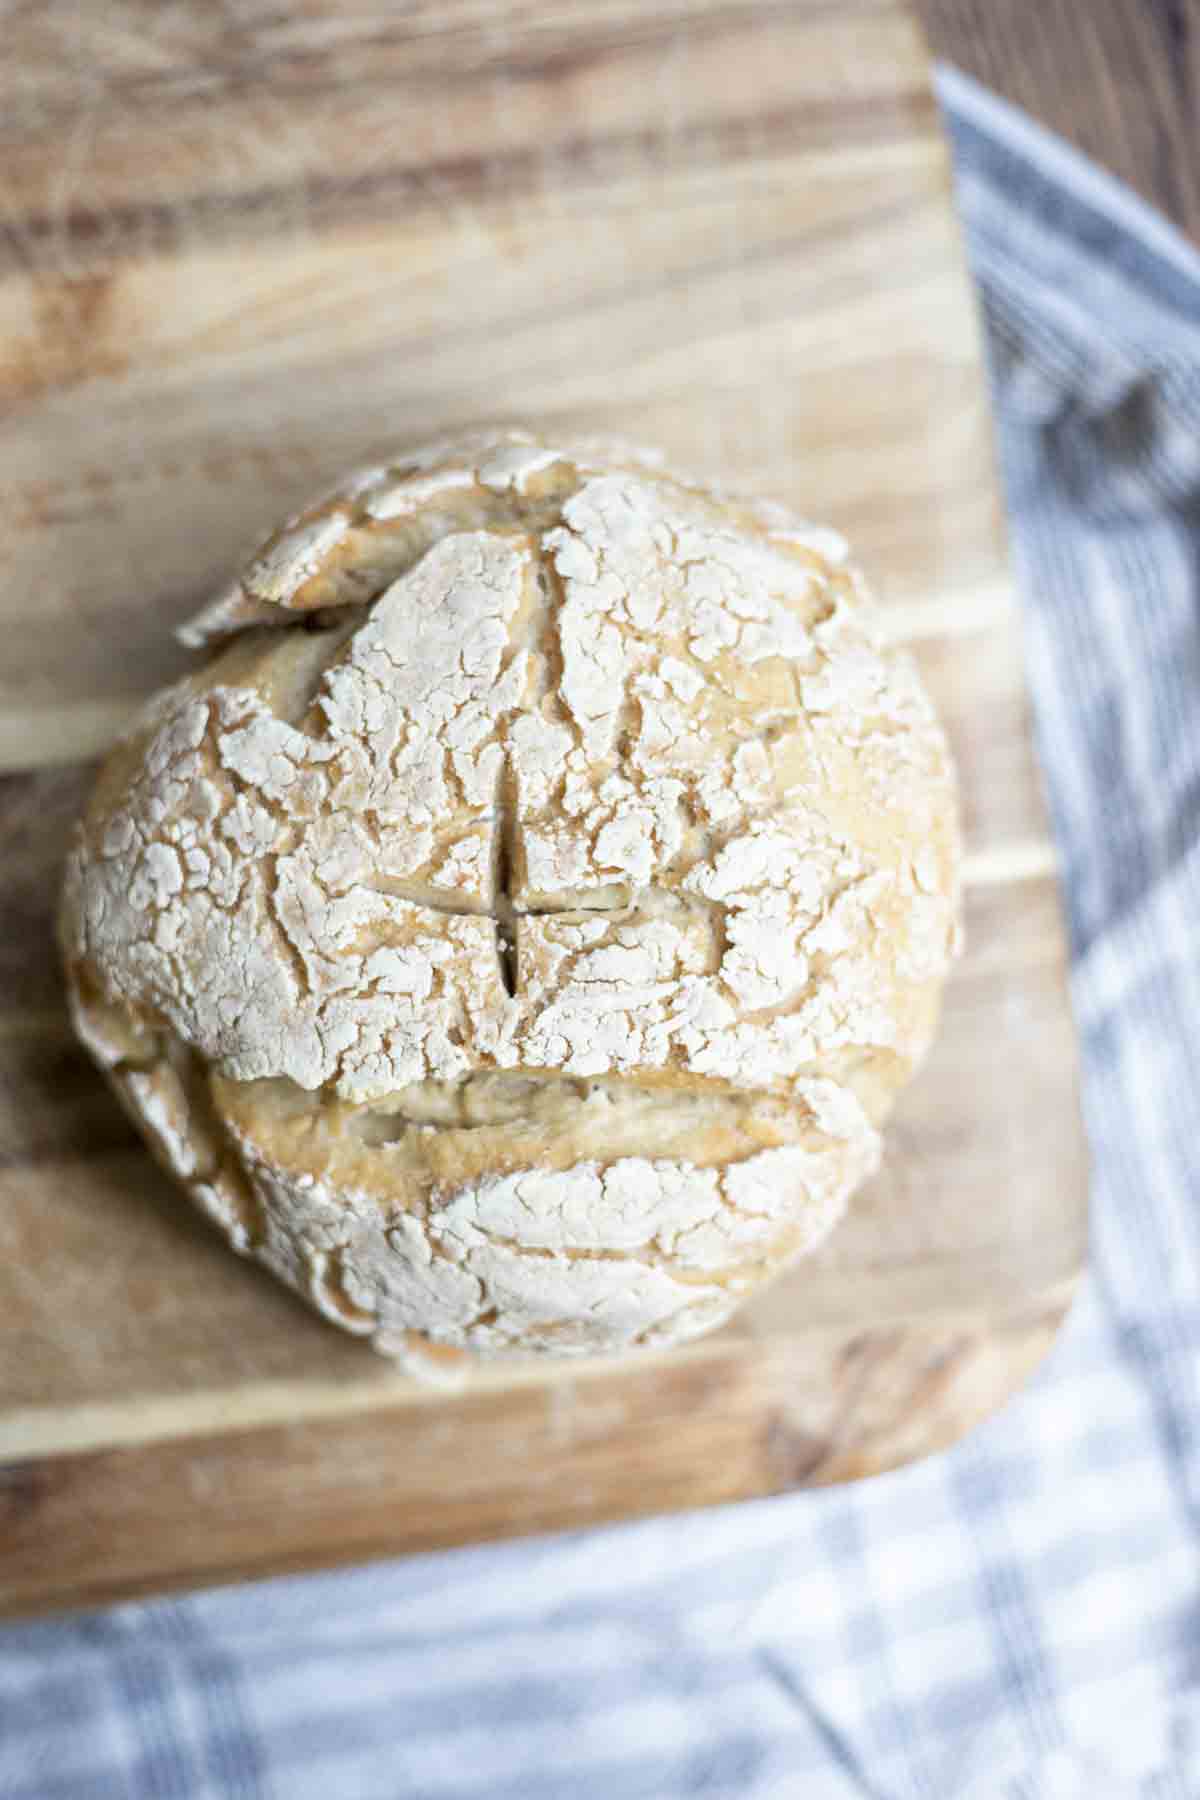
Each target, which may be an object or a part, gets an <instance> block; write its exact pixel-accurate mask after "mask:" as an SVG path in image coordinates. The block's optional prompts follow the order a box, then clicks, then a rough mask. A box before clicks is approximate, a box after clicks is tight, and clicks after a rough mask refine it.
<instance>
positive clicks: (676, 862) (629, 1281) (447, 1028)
mask: <svg viewBox="0 0 1200 1800" xmlns="http://www.w3.org/2000/svg"><path fill="white" fill-rule="evenodd" d="M185 638H186V640H187V641H188V642H190V643H192V644H196V645H203V646H204V647H205V648H206V650H207V652H208V655H207V658H206V660H205V662H204V664H203V666H202V667H201V668H199V669H198V670H197V672H196V673H194V674H192V675H190V676H188V677H187V678H186V679H185V680H183V681H181V682H179V683H178V684H177V685H176V686H174V687H172V688H170V689H168V690H167V691H166V692H164V693H162V694H160V695H159V696H157V697H156V698H155V699H154V701H153V702H152V703H151V704H150V705H149V706H148V708H147V709H146V710H145V712H144V713H143V714H142V716H141V718H140V719H139V720H138V722H137V723H136V725H135V726H134V727H133V728H132V730H131V731H130V733H129V734H128V735H127V736H126V737H125V739H124V740H123V741H122V742H121V743H120V745H119V746H118V747H117V748H116V749H115V750H114V752H113V753H112V755H111V756H110V758H109V760H108V762H107V763H106V765H105V767H104V769H103V771H102V773H101V775H100V778H99V781H98V784H97V786H96V790H95V793H94V795H93V798H92V800H91V804H90V807H89V810H88V813H87V815H86V818H85V819H84V821H83V822H82V825H81V827H80V831H79V836H78V840H77V843H76V846H75V848H74V850H73V853H72V855H71V858H70V863H69V870H68V876H67V882H66V889H65V896H64V904H63V914H62V939H63V947H64V954H65V958H66V964H67V970H68V977H69V982H70V985H71V990H72V998H73V1005H74V1010H75V1018H76V1023H77V1027H78V1030H79V1033H80V1036H81V1037H82V1039H83V1041H84V1042H85V1044H86V1045H87V1046H88V1048H89V1049H90V1050H91V1052H92V1053H93V1055H94V1056H95V1057H96V1058H97V1060H98V1061H99V1062H100V1063H101V1064H102V1066H103V1067H104V1068H105V1069H106V1070H107V1072H108V1075H109V1077H110V1079H111V1081H112V1082H113V1084H114V1086H115V1087H116V1089H117V1092H118V1093H119V1095H120V1096H121V1098H122V1100H123V1101H124V1103H125V1105H126V1107H127V1108H128V1110H129V1112H130V1113H131V1115H132V1117H133V1118H134V1120H135V1121H136V1123H137V1124H138V1126H139V1127H140V1128H141V1129H142V1131H143V1132H144V1133H145V1135H146V1136H147V1138H148V1139H149V1140H150V1142H151V1144H152V1145H153V1147H154V1149H155V1150H156V1152H157V1154H158V1155H159V1157H160V1158H161V1160H162V1161H163V1162H164V1163H165V1164H166V1166H167V1167H168V1168H169V1169H170V1170H171V1172H172V1173H173V1174H174V1175H175V1176H176V1177H177V1178H178V1179H179V1180H180V1181H181V1182H182V1183H183V1184H184V1185H185V1186H186V1189H187V1191H188V1193H189V1194H190V1195H191V1197H192V1199H193V1200H194V1201H195V1202H196V1204H197V1205H199V1206H200V1207H201V1208H203V1210H204V1211H205V1212H206V1213H207V1214H208V1215H209V1217H210V1218H211V1219H213V1220H214V1221H215V1222H216V1223H217V1225H218V1226H219V1227H220V1228H221V1229H222V1231H224V1233H225V1234H226V1235H227V1237H228V1238H229V1240H230V1242H231V1243H232V1244H233V1246H234V1247H235V1248H236V1249H238V1250H241V1251H246V1252H250V1253H252V1254H253V1255H254V1256H256V1257H258V1258H259V1259H261V1261H262V1262H264V1263H265V1264H266V1265H267V1266H268V1267H269V1268H271V1269H272V1270H274V1272H275V1273H276V1274H277V1275H278V1276H280V1277H281V1278H282V1279H283V1280H284V1281H286V1282H288V1283H290V1284H291V1285H292V1286H293V1287H294V1288H296V1289H298V1290H299V1291H300V1292H301V1293H302V1294H303V1295H305V1296H306V1297H307V1298H308V1299H309V1300H310V1301H311V1302H312V1303H313V1304H314V1305H315V1306H316V1307H318V1308H319V1310H320V1311H321V1312H322V1313H324V1314H325V1316H326V1317H327V1318H329V1319H331V1320H332V1321H334V1323H335V1324H337V1325H340V1326H343V1327H345V1328H346V1329H347V1330H350V1331H353V1332H359V1333H362V1334H363V1335H364V1336H365V1337H368V1338H369V1339H370V1340H371V1342H372V1343H373V1344H374V1345H375V1346H376V1348H378V1349H380V1350H382V1351H384V1352H387V1353H390V1354H393V1355H397V1356H401V1357H404V1358H407V1359H408V1360H409V1362H410V1363H411V1364H412V1365H413V1366H414V1367H416V1368H418V1369H424V1370H426V1371H431V1370H433V1369H434V1368H436V1366H437V1364H438V1359H439V1358H440V1359H442V1361H443V1363H444V1362H445V1361H447V1360H448V1361H449V1362H451V1363H452V1362H454V1361H455V1360H456V1359H458V1358H461V1357H462V1355H463V1353H464V1352H468V1351H479V1352H485V1353H497V1352H508V1351H514V1350H515V1351H528V1350H538V1351H547V1352H552V1353H555V1354H566V1353H573V1352H586V1351H597V1350H611V1349H617V1348H624V1347H626V1346H633V1345H642V1344H667V1343H672V1342H676V1341H679V1340H681V1339H684V1338H687V1337H691V1336H693V1335H695V1334H696V1333H699V1332H702V1331H706V1330H708V1329H709V1328H710V1327H712V1326H715V1325H717V1324H719V1323H720V1322H721V1321H722V1320H724V1319H725V1318H727V1317H728V1315H729V1313H730V1311H731V1310H732V1308H733V1307H734V1306H735V1304H736V1303H737V1302H738V1301H739V1300H740V1299H741V1298H742V1297H743V1296H744V1295H746V1294H748V1293H749V1292H750V1291H751V1290H752V1289H754V1288H755V1287H756V1286H757V1285H758V1284H760V1283H761V1282H762V1281H763V1280H764V1279H765V1278H766V1277H768V1276H769V1275H771V1274H772V1273H773V1272H775V1271H777V1270H778V1269H779V1268H780V1267H781V1266H783V1265H784V1264H785V1263H787V1262H788V1261H789V1260H791V1259H793V1258H795V1257H797V1256H799V1255H801V1254H803V1253H804V1252H805V1251H808V1250H811V1249H812V1248H813V1246H814V1245H816V1244H817V1243H818V1242H819V1241H820V1240H821V1239H822V1238H823V1237H824V1236H825V1234H826V1233H827V1232H828V1231H829V1229H830V1228H831V1226H832V1225H833V1224H834V1223H835V1222H836V1220H837V1219H838V1217H839V1216H840V1214H841V1213H842V1211H843V1209H844V1208H845V1205H846V1202H847V1199H848V1196H849V1195H850V1193H851V1192H852V1190H853V1189H854V1188H855V1187H856V1186H857V1184H858V1183H859V1182H861V1181H862V1180H863V1178H864V1177H865V1176H867V1175H869V1174H870V1173H871V1171H872V1170H873V1169H874V1168H875V1167H876V1164H877V1162H878V1158H879V1148H880V1146H879V1136H878V1127H879V1125H880V1124H881V1122H882V1120H883V1119H884V1117H885V1115H886V1113H887V1112H888V1109H889V1107H890V1106H891V1103H892V1100H893V1098H894V1096H895V1094H896V1093H897V1091H898V1090H899V1089H900V1087H901V1086H902V1085H903V1084H904V1082H905V1081H906V1080H907V1078H908V1076H909V1074H910V1072H911V1070H912V1068H913V1066H914V1064H915V1063H916V1062H917V1060H918V1059H919V1058H920V1057H921V1056H922V1054H923V1053H924V1051H925V1049H926V1047H927V1045H928V1044H929V1041H930V1037H931V1034H932V1032H933V1029H934V1025H935V1020H936V1014H937V1009H938V1002H939V996H940V991H941V987H942V983H943V979H944V976H945V973H946V969H947V966H948V962H949V959H950V957H951V955H952V954H953V951H954V947H955V943H956V939H957V933H958V886H959V840H958V830H957V822H956V801H955V785H954V778H953V771H952V767H951V762H950V758H949V755H948V752H947V747H946V743H945V739H944V737H943V735H942V732H941V730H940V729H939V727H938V724H937V722H936V720H935V718H934V715H933V712H932V709H931V707H930V704H929V702H928V699H927V697H926V695H925V693H924V692H923V690H922V688H921V685H920V682H919V680H918V678H917V676H916V674H915V672H914V670H913V668H912V667H911V665H910V663H909V662H908V661H907V659H906V658H904V657H903V656H901V655H899V654H897V653H895V652H894V651H893V650H891V649H889V648H888V647H887V646H886V643H885V641H884V636H883V633H882V632H881V629H880V626H879V622H878V619H877V617H876V616H875V615H874V613H873V611H872V609H871V607H870V604H869V602H868V601H867V599H866V597H865V595H864V591H863V587H862V583H861V580H860V579H859V577H858V576H857V574H856V573H855V571H854V570H853V569H852V568H851V567H850V566H849V565H848V564H847V562H846V550H845V545H844V544H843V543H842V542H841V540H840V539H839V538H838V537H837V536H836V534H835V533H833V532H830V531H826V530H822V529H819V528H817V527H813V526H809V525H806V524H804V523H803V522H802V521H801V520H799V519H797V518H795V517H794V516H793V515H792V514H790V513H788V512H786V511H784V510H783V509H781V508H779V507H776V506H773V505H766V504H761V503H755V502H750V501H746V500H743V499H739V498H733V497H731V496H729V495H727V494H725V493H723V492H721V491H718V490H714V489H713V488H712V487H711V486H705V485H702V484H700V483H697V482H695V481H692V480H690V479H686V478H683V477H680V476H678V475H673V474H670V473H669V472H667V471H666V470H664V469H663V468H662V467H661V465H660V463H659V461H658V459H657V458H656V457H654V456H653V455H652V454H650V453H647V452H642V451H632V450H629V449H626V448H623V447H620V446H614V445H611V444H609V445H604V444H597V443H584V444H576V445H574V446H567V447H560V446H559V445H558V444H557V443H556V442H553V441H549V440H548V441H545V442H543V441H542V440H541V439H539V438H535V437H534V436H533V435H531V434H529V433H525V432H520V431H508V432H491V433H487V434H478V435H475V436H471V437H462V438H459V439H456V440H453V441H450V442H446V443H442V444H437V445H434V446H431V447H428V448H425V449H421V450H416V451H412V452H410V453H408V454H406V455H403V456H401V457H399V458H397V460H396V461H395V462H393V463H390V464H388V465H386V466H383V467H379V468H373V469H371V470H368V471H366V472H365V473H362V474H360V475H357V476H355V477H354V478H353V479H350V480H348V481H347V482H345V483H344V484H343V485H342V486H341V487H340V488H339V489H338V491H337V492H336V493H335V494H333V495H331V496H329V497H327V498H325V499H323V500H321V501H319V502H318V503H317V504H315V505H314V506H312V507H311V508H310V509H309V510H308V511H306V512H304V513H302V514H301V515H300V516H299V517H297V518H295V519H292V520H289V521H288V523H287V524H286V525H285V526H284V527H282V529H281V530H279V531H278V532H277V533H276V534H275V535H274V536H273V537H271V538H270V539H269V540H268V541H267V543H266V544H265V545H264V546H263V548H262V549H261V550H260V551H259V552H258V554H257V555H256V556H255V557H254V558H253V559H252V560H251V561H250V562H249V564H248V566H247V567H246V569H245V571H244V573H243V574H242V576H241V579H240V580H239V581H238V582H237V583H236V584H235V585H234V587H233V588H232V589H231V590H230V591H229V592H228V593H227V594H225V595H224V596H222V597H221V598H220V599H218V600H217V601H216V602H215V603H214V604H213V605H212V606H210V607H209V608H208V609H207V610H206V611H205V612H204V613H202V614H201V615H200V617H199V618H198V619H197V620H196V621H195V623H194V624H193V625H192V626H191V627H189V629H188V631H187V632H186V633H185Z"/></svg>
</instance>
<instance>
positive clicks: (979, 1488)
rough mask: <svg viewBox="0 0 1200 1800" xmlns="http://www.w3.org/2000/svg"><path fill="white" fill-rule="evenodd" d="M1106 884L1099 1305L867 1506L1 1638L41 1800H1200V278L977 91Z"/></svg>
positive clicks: (1037, 628)
mask: <svg viewBox="0 0 1200 1800" xmlns="http://www.w3.org/2000/svg"><path fill="white" fill-rule="evenodd" d="M942 92H943V98H944V100H945V103H946V106H947V109H948V112H949V115H950V120H951V124H952V127H953V131H954V138H955V145H956V151H957V159H958V170H959V181H960V189H959V192H960V196H961V202H962V209H963V214H964V217H965V220H966V224H967V229H968V233H969V239H970V249H971V255H972V259H973V262H974V267H975V272H976V274H977V276H978V279H979V282H980V285H981V287H982V290H983V294H984V300H985V305H986V311H987V321H988V327H989V335H990V343H991V352H992V361H993V369H994V378H995V392H996V409H997V416H998V421H999V432H1000V442H1001V451H1002V458H1003V466H1004V474H1005V479H1006V482H1007V489H1008V498H1009V506H1010V510H1011V514H1012V525H1013V535H1014V542H1015V549H1016V555H1017V562H1018V574H1019V578H1020V585H1021V589H1022V592H1023V596H1024V601H1025V605H1026V611H1027V626H1028V633H1027V641H1028V654H1029V664H1030V672H1031V676H1032V681H1033V688H1034V696H1035V701H1036V710H1037V716H1038V725H1039V731H1040V736H1041V749H1042V755H1043V759H1044V763H1045V767H1046V770H1047V774H1048V778H1049V785H1050V790H1051V796H1052V802H1053V810H1054V819H1055V825H1056V829H1057V833H1058V838H1059V844H1060V847H1061V850H1062V854H1063V859H1064V864H1065V869H1066V877H1067V887H1068V897H1069V906H1070V915H1071V927H1072V933H1073V942H1074V954H1075V976H1074V995H1075V1004H1076V1008H1077V1012H1078V1018H1079V1024H1080V1028H1081V1032H1082V1037H1083V1044H1084V1054H1085V1063H1086V1070H1085V1089H1086V1092H1085V1104H1086V1111H1087V1122H1088V1128H1089V1132H1090V1136H1091V1143H1092V1148H1093V1152H1094V1157H1095V1168H1096V1179H1095V1191H1094V1251H1095V1255H1094V1273H1093V1276H1092V1278H1091V1280H1090V1282H1089V1284H1088V1286H1087V1287H1086V1289H1085V1291H1084V1293H1083V1296H1082V1298H1081V1300H1080V1302H1079V1304H1078V1305H1077V1307H1076V1309H1075V1312H1074V1314H1073V1316H1072V1319H1071V1322H1070V1325H1069V1328H1068V1330H1067V1332H1066V1334H1065V1335H1064V1338H1063V1339H1062V1340H1061V1342H1060V1344H1059V1346H1058V1348H1057V1349H1056V1350H1055V1352H1054V1353H1053V1355H1052V1356H1051V1358H1050V1361H1049V1363H1048V1365H1047V1366H1046V1367H1045V1369H1044V1370H1043V1371H1042V1373H1041V1374H1040V1376H1039V1377H1038V1378H1037V1380H1036V1381H1035V1383H1034V1385H1033V1386H1032V1387H1031V1389H1030V1390H1029V1391H1028V1392H1027V1393H1026V1394H1025V1395H1024V1396H1022V1397H1021V1398H1020V1399H1019V1400H1017V1401H1016V1402H1015V1403H1014V1404H1012V1405H1011V1406H1010V1407H1009V1408H1008V1409H1007V1411H1005V1412H1004V1413H1003V1414H1002V1415H1001V1416H1000V1417H999V1418H997V1419H995V1420H993V1421H992V1422H991V1423H990V1424H988V1425H987V1426H985V1427H984V1428H983V1429H982V1430H980V1431H979V1432H977V1433H976V1434H975V1435H974V1436H973V1437H971V1438H970V1439H968V1440H967V1441H966V1442H965V1443H964V1444H962V1445H961V1446H960V1447H959V1448H958V1449H956V1450H955V1451H953V1452H952V1453H951V1454H949V1455H946V1456H944V1457H941V1458H939V1459H937V1460H935V1461H932V1462H928V1463H924V1464H921V1465H918V1466H917V1467H915V1468H910V1469H906V1470H903V1471H901V1472H900V1473H898V1474H895V1475H891V1476H888V1477H886V1478H884V1479H881V1480H878V1481H874V1482H869V1483H866V1484H864V1485H862V1486H858V1487H851V1488H845V1489H840V1490H835V1491H830V1492H824V1493H818V1494H811V1495H798V1496H795V1497H792V1498H787V1499H781V1500H773V1501H766V1502H761V1503H757V1504H753V1505H745V1506H741V1507H732V1508H728V1509H725V1510H722V1511H718V1512H713V1513H707V1514H702V1515H690V1516H687V1517H684V1518H677V1519H672V1520H669V1521H661V1520H656V1521H650V1522H647V1523H644V1524H638V1525H633V1526H627V1527H621V1528H619V1529H614V1530H608V1531H597V1532H590V1533H586V1534H580V1535H576V1536H570V1537H561V1538H557V1539H553V1540H547V1541H541V1542H534V1543H521V1544H512V1545H507V1546H503V1547H499V1548H481V1549H475V1550H466V1551H457V1552H452V1553H447V1554H444V1555H438V1556H428V1557H423V1558H419V1559H416V1560H413V1561H410V1562H407V1563H402V1564H393V1565H389V1566H386V1567H382V1568H379V1567H377V1568H371V1569H367V1570H362V1571H356V1572H352V1573H350V1574H339V1575H334V1576H321V1577H314V1578H312V1579H308V1580H291V1581H281V1582H273V1583H268V1584H265V1585H263V1586H260V1587H257V1588H254V1589H246V1590H240V1591H226V1592H222V1593H213V1594H207V1595H200V1596H196V1597H193V1598H190V1599H184V1600H172V1601H165V1602H160V1603H157V1604H154V1605H147V1606H125V1607H120V1608H118V1609H117V1610H115V1611H113V1612H109V1613H106V1614H103V1615H98V1616H95V1617H91V1618H84V1619H74V1620H69V1621H66V1622H61V1623H51V1624H37V1625H30V1626H25V1627H18V1628H10V1629H9V1630H7V1631H5V1632H3V1633H0V1796H2V1800H415V1797H419V1800H427V1797H428V1800H468V1797H471V1800H473V1797H475V1796H484V1795H486V1796H487V1800H567V1797H568V1796H569V1797H570V1800H635V1797H636V1800H676V1797H683V1796H689V1797H690V1796H696V1797H701V1796H702V1797H703V1800H849V1797H850V1796H855V1797H867V1800H885V1797H886V1800H902V1797H903V1800H908V1797H909V1796H914V1797H915V1796H935V1797H937V1800H984V1797H986V1800H992V1797H993V1796H1004V1797H1007V1800H1035V1797H1036V1800H1117V1797H1118V1796H1119V1797H1121V1800H1133V1797H1134V1796H1136V1797H1137V1800H1183V1797H1184V1796H1193V1797H1194V1796H1200V1204H1198V1199H1200V1085H1198V1077H1197V1070H1198V1068H1200V257H1197V256H1196V255H1195V254H1194V253H1193V252H1192V251H1191V250H1190V249H1189V248H1188V247H1187V246H1186V245H1185V244H1184V243H1183V242H1182V240H1181V239H1179V238H1178V237H1176V236H1175V235H1174V234H1173V233H1172V232H1171V231H1170V230H1169V229H1168V228H1167V227H1166V226H1164V225H1162V224H1161V223H1159V222H1158V221H1157V220H1156V219H1155V218H1154V217H1153V216H1152V215H1151V214H1149V213H1148V212H1147V211H1146V209H1145V208H1144V207H1143V206H1142V205H1141V204H1140V203H1139V202H1138V201H1136V200H1135V199H1133V198H1132V197H1131V196H1130V195H1128V194H1127V193H1125V192H1124V191H1123V190H1121V189H1120V188H1118V187H1117V186H1116V185H1115V184H1114V183H1112V182H1110V181H1109V180H1108V179H1107V178H1105V177H1103V176H1101V175H1099V174H1098V173H1097V172H1096V171H1095V170H1093V169H1092V168H1090V167H1089V166H1088V165H1087V164H1085V163H1084V162H1083V161H1081V160H1080V159H1079V158H1078V157H1076V156H1075V155H1074V154H1073V153H1071V152H1070V151H1067V150H1066V149H1064V148H1063V147H1062V146H1061V145H1058V144H1056V143H1055V142H1054V141H1052V140H1051V139H1049V138H1048V137H1046V136H1045V134H1043V133H1042V132H1040V131H1038V130H1037V129H1036V128H1034V127H1032V126H1030V125H1029V123H1028V122H1027V121H1024V120H1023V119H1021V118H1020V117H1019V116H1018V115H1016V114H1014V113H1013V112H1011V111H1010V110H1009V109H1008V108H1006V107H1004V106H1002V105H1001V104H999V103H997V102H996V101H994V100H991V99H989V98H988V97H987V96H985V95H984V94H982V93H981V92H980V91H979V90H978V89H976V88H975V87H974V86H972V85H971V84H970V83H968V82H966V81H964V80H963V79H961V78H959V77H956V76H947V77H945V78H944V82H943V89H942Z"/></svg>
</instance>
